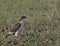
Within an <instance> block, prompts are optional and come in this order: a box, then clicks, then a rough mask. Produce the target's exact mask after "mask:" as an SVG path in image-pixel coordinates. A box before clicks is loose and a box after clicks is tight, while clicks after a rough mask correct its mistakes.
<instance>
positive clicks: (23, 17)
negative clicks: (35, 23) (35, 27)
mask: <svg viewBox="0 0 60 46" xmlns="http://www.w3.org/2000/svg"><path fill="white" fill-rule="evenodd" d="M26 18H27V17H26V16H22V17H21V19H20V20H19V21H20V22H23V21H25V19H26Z"/></svg>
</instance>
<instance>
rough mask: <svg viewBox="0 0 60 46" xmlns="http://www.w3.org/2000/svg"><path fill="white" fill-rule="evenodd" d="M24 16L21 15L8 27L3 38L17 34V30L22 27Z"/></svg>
mask: <svg viewBox="0 0 60 46" xmlns="http://www.w3.org/2000/svg"><path fill="white" fill-rule="evenodd" d="M26 18H27V17H26V16H22V17H21V19H20V20H19V21H18V22H17V23H16V24H15V25H14V26H13V27H12V28H11V29H10V31H9V32H7V35H6V37H5V38H7V37H8V36H10V35H15V36H18V34H19V32H20V31H21V29H22V28H23V25H24V22H25V19H26Z"/></svg>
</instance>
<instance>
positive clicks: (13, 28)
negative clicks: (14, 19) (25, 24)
mask: <svg viewBox="0 0 60 46" xmlns="http://www.w3.org/2000/svg"><path fill="white" fill-rule="evenodd" d="M20 27H21V23H17V24H15V25H14V26H13V27H12V28H11V30H10V31H11V32H16V31H17V30H18V29H19V28H20Z"/></svg>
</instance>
